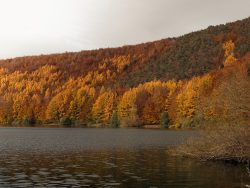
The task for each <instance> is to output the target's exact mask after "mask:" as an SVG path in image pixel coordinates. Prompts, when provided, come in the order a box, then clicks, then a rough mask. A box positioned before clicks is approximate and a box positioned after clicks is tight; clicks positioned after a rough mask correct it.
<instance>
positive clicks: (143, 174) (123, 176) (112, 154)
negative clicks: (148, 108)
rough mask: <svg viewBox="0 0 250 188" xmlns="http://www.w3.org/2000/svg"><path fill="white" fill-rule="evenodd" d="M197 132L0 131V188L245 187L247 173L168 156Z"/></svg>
mask: <svg viewBox="0 0 250 188" xmlns="http://www.w3.org/2000/svg"><path fill="white" fill-rule="evenodd" d="M195 135H196V132H194V131H163V130H142V129H58V128H57V129H51V128H48V129H47V128H46V129H45V128H41V129H40V128H21V129H20V128H19V129H18V128H1V129H0V187H138V188H140V187H152V188H153V187H154V188H155V187H204V188H206V187H207V188H208V187H214V188H215V187H228V188H230V187H244V186H245V185H246V184H247V183H249V176H248V175H247V174H246V171H245V169H244V168H241V167H236V166H233V165H225V164H222V163H210V162H209V163H204V162H199V161H196V160H190V159H182V158H177V157H172V156H169V155H168V153H167V149H168V148H169V147H170V146H174V145H176V144H178V143H181V142H182V141H183V140H185V139H186V138H188V137H192V136H195Z"/></svg>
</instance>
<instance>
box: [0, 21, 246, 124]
mask: <svg viewBox="0 0 250 188" xmlns="http://www.w3.org/2000/svg"><path fill="white" fill-rule="evenodd" d="M228 41H231V43H232V44H233V49H232V50H231V51H230V55H231V56H233V58H235V60H234V61H232V65H231V66H228V67H225V68H223V69H220V70H218V69H219V68H221V67H222V65H223V62H224V63H225V61H226V60H227V57H226V52H225V51H226V50H225V48H224V49H223V44H227V43H229V42H228ZM249 51H250V18H247V19H244V20H241V21H237V22H234V23H228V24H226V25H219V26H210V27H209V28H207V29H205V30H202V31H198V32H193V33H190V34H187V35H184V36H181V37H178V38H171V39H170V38H169V39H163V40H160V41H155V42H149V43H144V44H139V45H135V46H124V47H120V48H110V49H99V50H93V51H82V52H77V53H63V54H52V55H41V56H30V57H21V58H14V59H8V60H1V61H0V122H1V123H4V124H6V123H7V124H24V123H25V124H34V123H44V122H59V121H61V122H64V121H66V120H67V121H66V122H68V124H71V123H75V124H87V123H89V122H92V123H93V122H95V123H103V124H105V123H107V122H109V121H110V119H112V117H116V116H117V118H118V119H119V121H121V122H123V126H126V125H129V126H132V125H138V124H159V123H160V116H161V114H162V113H163V112H166V113H167V116H168V118H169V120H170V121H169V122H171V124H173V125H175V126H182V125H184V124H188V126H189V125H192V126H193V124H194V122H193V121H194V117H196V116H198V114H199V115H200V116H202V118H201V119H203V118H205V115H204V114H203V115H201V114H202V113H200V112H199V113H198V108H196V107H197V106H198V103H197V101H198V98H199V99H201V98H202V101H203V99H205V98H207V97H208V96H206V95H208V94H207V93H210V94H211V96H213V95H214V96H213V99H215V98H216V97H215V96H217V95H215V94H213V91H214V90H217V89H218V90H219V89H220V88H221V87H222V85H223V84H222V85H220V84H218V83H222V82H223V83H227V84H228V83H229V81H228V80H230V79H229V78H228V77H227V76H226V75H227V74H229V72H230V71H229V72H228V71H227V70H233V72H234V73H230V74H235V75H236V77H237V76H238V75H243V77H239V78H238V77H237V79H239V80H240V81H242V82H244V84H245V85H244V84H243V83H242V84H243V85H242V86H238V85H235V88H236V87H240V88H241V87H243V86H244V88H247V86H248V83H249V78H248V77H247V76H244V75H247V70H248V64H249ZM231 56H230V57H231ZM239 67H241V68H239ZM239 70H244V71H245V72H243V73H242V74H239ZM206 73H208V74H206ZM202 75H204V76H202ZM199 76H201V77H199ZM189 79H190V81H189V82H188V81H187V80H189ZM194 80H196V81H194ZM219 80H220V81H219ZM221 80H222V81H221ZM203 81H204V82H203ZM194 83H195V84H197V85H198V86H197V88H196V89H194V88H193V87H194V85H195V84H194ZM204 83H205V84H208V86H206V87H208V88H207V90H206V89H202V91H200V87H203V84H204ZM139 84H143V85H139ZM209 84H211V85H209ZM132 87H134V89H130V88H132ZM204 87H205V86H204ZM235 88H232V90H235ZM224 89H225V88H224ZM198 91H199V92H201V93H199V92H198ZM205 91H206V92H205ZM249 91H250V89H249ZM221 92H222V91H221ZM245 93H246V95H247V94H248V91H246V92H245ZM212 94H213V95H212ZM211 96H210V97H211ZM188 97H189V98H188ZM225 98H226V97H225ZM185 100H187V101H186V102H183V101H185ZM245 100H246V101H244V102H245V103H247V104H248V102H249V101H248V100H249V98H246V99H245ZM190 101H191V102H190ZM244 102H243V103H244ZM215 103H216V102H215ZM225 103H227V102H225ZM204 105H205V104H204ZM216 105H217V104H215V106H214V109H213V110H218V109H217V108H224V107H225V106H224V107H218V106H216ZM224 105H225V104H224ZM227 105H228V104H227ZM199 106H202V105H201V104H199ZM234 107H235V106H232V109H233V108H234ZM207 108H210V107H209V106H208V107H207ZM247 109H248V110H249V108H248V107H246V109H245V111H244V118H243V121H245V120H248V117H249V111H248V110H247ZM206 113H207V112H206ZM209 113H210V112H209ZM211 113H212V112H211ZM213 113H215V112H213ZM230 113H231V112H230ZM218 114H219V113H218ZM218 114H217V115H218ZM220 115H221V114H220ZM241 115H242V114H241ZM238 116H240V115H238ZM115 119H116V118H115ZM201 119H199V120H201ZM215 119H216V118H215ZM183 122H184V123H183Z"/></svg>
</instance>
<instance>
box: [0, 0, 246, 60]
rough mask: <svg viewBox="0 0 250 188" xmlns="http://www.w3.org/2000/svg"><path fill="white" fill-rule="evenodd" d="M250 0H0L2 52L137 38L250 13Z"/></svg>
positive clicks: (30, 52) (56, 49) (28, 52)
mask: <svg viewBox="0 0 250 188" xmlns="http://www.w3.org/2000/svg"><path fill="white" fill-rule="evenodd" d="M249 7H250V0H206V1H203V0H0V58H9V57H16V56H24V55H33V54H37V55H39V54H47V53H57V52H65V51H80V50H88V49H96V48H103V47H116V46H122V45H126V44H136V43H141V42H147V41H153V40H158V39H162V38H167V37H173V36H179V35H183V34H185V33H188V32H191V31H196V30H200V29H203V28H206V27H208V26H209V25H216V24H221V23H226V22H231V21H235V20H238V19H243V18H246V17H248V16H250V9H249Z"/></svg>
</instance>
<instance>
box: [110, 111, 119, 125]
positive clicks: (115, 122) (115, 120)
mask: <svg viewBox="0 0 250 188" xmlns="http://www.w3.org/2000/svg"><path fill="white" fill-rule="evenodd" d="M110 125H111V127H112V128H118V127H119V120H118V115H117V112H116V111H113V114H112V116H111V119H110Z"/></svg>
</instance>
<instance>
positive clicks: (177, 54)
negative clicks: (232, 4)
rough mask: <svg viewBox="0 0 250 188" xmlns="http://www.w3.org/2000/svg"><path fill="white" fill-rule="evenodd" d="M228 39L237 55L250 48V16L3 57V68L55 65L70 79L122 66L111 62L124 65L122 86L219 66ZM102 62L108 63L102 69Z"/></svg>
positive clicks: (187, 75) (118, 81) (181, 76)
mask: <svg viewBox="0 0 250 188" xmlns="http://www.w3.org/2000/svg"><path fill="white" fill-rule="evenodd" d="M228 39H233V41H234V42H235V44H236V57H238V58H240V57H242V56H243V55H244V54H246V52H248V51H249V50H250V18H247V19H244V20H242V21H237V22H233V23H229V24H226V25H219V26H210V27H208V28H207V29H205V30H202V31H198V32H193V33H190V34H187V35H184V36H181V37H178V38H173V39H164V40H160V41H156V42H149V43H145V44H139V45H134V46H124V47H120V48H109V49H99V50H93V51H82V52H76V53H63V54H54V55H53V54H52V55H42V56H30V57H21V58H14V59H8V60H1V61H0V67H2V68H6V69H8V71H9V72H10V73H11V72H14V71H22V72H24V71H28V72H32V71H34V70H37V69H39V68H40V67H42V66H44V65H54V66H56V67H57V68H58V70H59V71H61V72H63V73H64V74H63V75H64V79H63V80H68V78H69V77H84V76H86V75H87V74H88V73H89V72H90V71H98V72H102V71H106V70H110V71H111V72H112V71H116V70H114V69H117V66H115V67H114V66H112V64H124V67H123V70H120V72H119V77H117V78H115V79H113V80H115V85H117V86H118V87H131V86H136V85H138V84H139V83H144V82H146V81H151V80H154V79H160V80H169V79H188V78H191V77H193V76H197V75H202V74H204V73H207V72H209V71H211V70H214V69H217V68H218V67H219V66H220V64H221V62H222V60H223V50H222V48H221V46H222V43H223V42H224V41H226V40H228ZM119 57H120V59H119ZM114 61H116V62H115V63H114ZM103 62H106V63H105V64H106V65H105V66H106V67H105V68H102V70H100V64H103ZM121 66H122V65H121ZM110 82H112V85H113V84H114V82H113V81H111V80H107V81H106V82H105V83H106V84H109V83H110Z"/></svg>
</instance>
